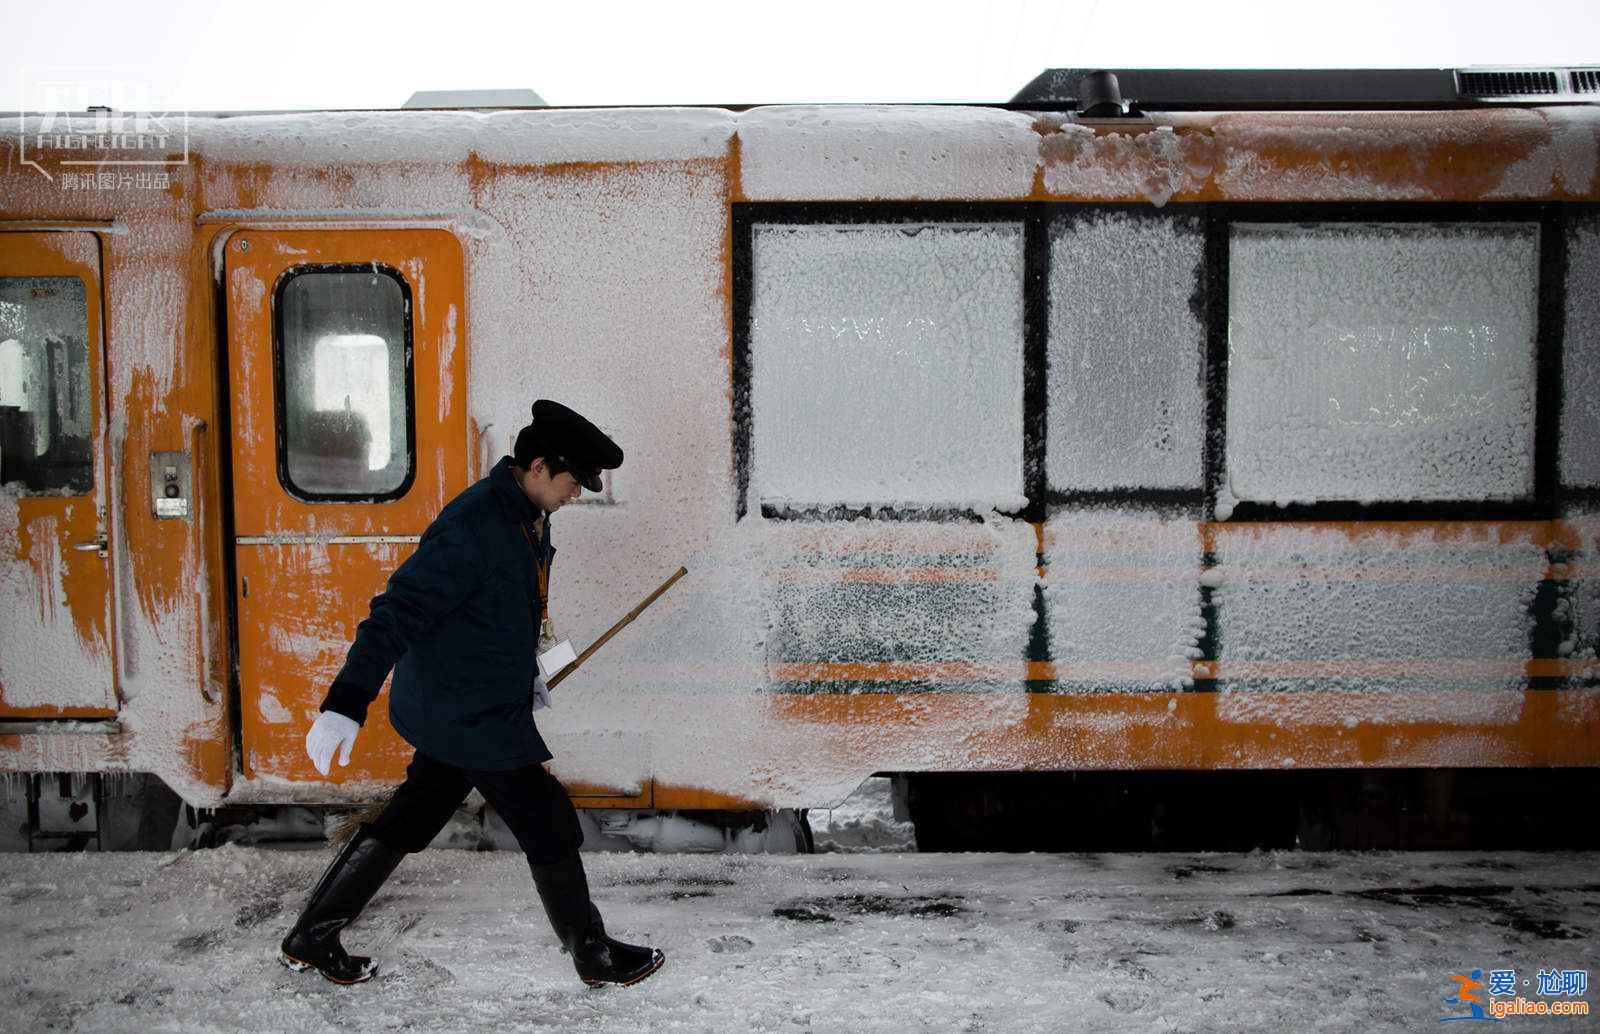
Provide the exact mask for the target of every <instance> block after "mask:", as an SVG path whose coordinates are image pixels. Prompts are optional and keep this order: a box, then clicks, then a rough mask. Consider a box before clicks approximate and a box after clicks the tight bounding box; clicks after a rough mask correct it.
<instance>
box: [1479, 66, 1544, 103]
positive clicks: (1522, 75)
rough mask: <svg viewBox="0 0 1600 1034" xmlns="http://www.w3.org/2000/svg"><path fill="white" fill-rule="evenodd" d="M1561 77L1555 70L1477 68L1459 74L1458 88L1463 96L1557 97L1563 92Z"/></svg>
mask: <svg viewBox="0 0 1600 1034" xmlns="http://www.w3.org/2000/svg"><path fill="white" fill-rule="evenodd" d="M1561 78H1562V76H1560V75H1558V74H1557V73H1556V72H1555V71H1554V70H1551V69H1533V68H1525V69H1512V68H1508V69H1506V70H1504V71H1497V70H1494V69H1487V68H1484V69H1475V70H1473V71H1470V72H1467V71H1462V72H1457V73H1456V88H1457V89H1458V90H1460V91H1461V95H1462V96H1463V97H1478V98H1482V99H1484V100H1487V99H1489V98H1494V99H1497V100H1498V99H1501V98H1504V97H1553V96H1555V95H1556V94H1558V93H1560V92H1561Z"/></svg>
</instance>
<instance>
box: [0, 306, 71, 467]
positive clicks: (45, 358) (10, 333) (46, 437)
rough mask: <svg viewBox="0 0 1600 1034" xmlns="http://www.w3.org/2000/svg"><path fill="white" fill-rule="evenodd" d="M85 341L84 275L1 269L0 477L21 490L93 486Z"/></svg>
mask: <svg viewBox="0 0 1600 1034" xmlns="http://www.w3.org/2000/svg"><path fill="white" fill-rule="evenodd" d="M88 341H89V310H88V306H87V300H86V298H85V296H84V286H83V281H82V280H79V279H78V278H77V277H63V276H7V277H0V485H7V486H10V490H11V491H18V490H20V491H21V492H22V493H23V494H32V493H51V494H55V493H60V492H63V491H64V492H67V493H69V494H72V495H87V494H88V493H89V491H90V490H91V489H92V488H93V487H94V452H93V448H92V447H91V441H90V440H91V436H92V435H93V433H94V420H93V418H92V407H93V405H94V401H93V400H94V392H93V386H92V385H91V384H90V383H89V346H88Z"/></svg>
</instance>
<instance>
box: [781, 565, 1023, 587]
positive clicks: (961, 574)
mask: <svg viewBox="0 0 1600 1034" xmlns="http://www.w3.org/2000/svg"><path fill="white" fill-rule="evenodd" d="M774 580H775V581H778V582H781V583H784V584H791V585H807V584H817V583H828V582H871V583H874V584H884V585H896V584H901V583H937V584H961V583H963V582H998V581H999V580H1000V572H999V571H996V570H995V569H994V568H991V567H834V568H827V567H796V568H787V569H785V570H783V571H782V572H780V573H779V574H777V575H776V576H775V578H774Z"/></svg>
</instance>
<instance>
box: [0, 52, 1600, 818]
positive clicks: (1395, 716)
mask: <svg viewBox="0 0 1600 1034" xmlns="http://www.w3.org/2000/svg"><path fill="white" fill-rule="evenodd" d="M1597 102H1600V69H1594V68H1551V69H1526V68H1517V69H1432V70H1391V71H1385V70H1366V71H1344V72H1337V71H1307V70H1285V71H1278V72H1266V71H1256V72H1249V71H1226V70H1219V71H1209V72H1203V71H1162V70H1139V69H1127V70H1088V69H1052V70H1048V71H1047V72H1045V73H1044V74H1042V75H1040V76H1039V77H1038V78H1037V79H1035V80H1034V81H1033V82H1031V83H1029V84H1028V86H1027V87H1025V88H1024V89H1023V90H1022V92H1020V93H1019V94H1018V95H1017V96H1016V97H1015V98H1013V99H1012V100H1010V101H1006V102H1000V103H993V104H881V105H870V104H861V105H767V106H742V105H729V106H685V107H640V108H548V107H540V106H525V107H489V106H479V105H477V104H475V103H474V100H473V98H472V97H471V96H470V95H469V96H462V97H457V98H453V99H451V98H447V99H446V100H445V101H443V102H439V101H437V99H435V103H434V104H433V105H432V106H429V107H421V108H401V109H394V110H381V111H378V110H373V111H307V112H283V113H248V112H213V113H204V114H201V113H185V114H182V115H181V116H180V115H174V114H172V113H160V114H159V115H151V114H150V113H144V114H142V115H140V116H139V117H137V118H136V117H135V114H136V113H129V112H119V111H112V110H110V109H105V108H99V109H90V110H88V111H79V112H57V113H41V112H17V113H12V114H11V115H9V116H6V117H4V118H0V139H3V140H4V144H3V145H0V146H4V148H5V149H4V151H3V152H0V153H3V154H4V160H3V164H0V770H3V771H5V772H8V773H13V777H12V779H11V781H10V782H9V783H8V784H7V785H8V787H9V789H8V790H7V801H8V802H9V803H8V805H7V807H8V808H9V809H10V810H9V811H7V813H6V814H7V815H8V816H9V817H10V818H9V819H8V821H11V822H12V825H14V826H16V827H17V828H19V829H23V831H24V832H25V833H26V836H27V842H28V843H29V844H45V843H47V842H48V841H49V840H50V838H51V837H52V836H54V837H57V838H60V837H66V836H70V835H72V832H73V831H74V830H78V831H79V832H80V833H81V832H82V831H83V830H85V829H90V830H92V836H93V838H97V839H96V840H95V842H97V843H101V844H110V843H111V842H112V841H113V840H114V839H116V836H114V835H113V833H112V832H111V831H112V830H113V829H121V830H122V831H123V832H122V834H119V835H118V836H120V837H121V839H122V840H127V839H128V838H130V837H132V836H133V833H131V832H129V831H130V830H134V829H135V828H136V827H138V826H139V825H140V822H141V821H143V822H144V823H145V824H146V826H148V822H149V815H148V814H143V813H140V812H139V811H138V809H137V808H136V809H135V811H134V813H133V817H132V818H130V817H129V815H130V812H129V810H128V809H129V805H128V796H127V795H128V794H129V793H132V792H133V791H131V790H128V789H127V787H130V786H133V787H143V786H147V785H150V786H155V785H159V787H160V788H163V790H164V792H165V793H167V794H168V795H169V797H168V798H166V799H168V800H171V799H172V797H171V796H170V795H175V796H176V798H178V799H181V801H182V802H183V804H184V806H186V807H187V808H188V814H189V818H190V822H191V823H193V821H194V816H195V815H196V814H200V815H202V816H204V815H208V814H209V815H215V814H218V813H220V812H221V811H222V810H224V809H232V810H233V812H234V813H238V812H240V811H249V810H251V809H256V810H259V811H262V812H265V811H267V810H270V809H273V808H299V809H310V810H311V812H313V813H315V812H318V811H337V810H339V809H348V808H350V807H353V806H357V805H360V804H362V803H365V802H370V801H372V800H374V799H377V798H379V797H381V796H382V795H383V794H384V793H385V792H386V791H387V789H388V788H389V787H391V786H393V785H394V784H395V783H397V782H398V781H399V780H400V779H401V777H402V774H403V769H404V766H405V764H406V762H407V760H408V759H409V756H410V750H409V748H408V746H407V745H406V744H405V743H404V742H403V741H402V740H401V739H400V738H399V737H398V736H397V735H396V734H395V733H394V732H393V730H392V729H391V728H390V726H389V724H388V720H387V716H386V713H385V708H384V707H383V706H376V707H374V708H373V709H372V714H371V717H370V719H369V720H368V722H367V723H366V726H365V728H364V729H363V731H362V734H361V737H360V739H359V740H358V743H357V747H356V750H355V753H354V757H353V758H352V760H351V762H350V764H349V765H348V766H347V767H340V766H335V767H334V769H333V771H332V772H331V773H330V774H329V775H327V776H322V775H319V774H318V773H317V771H316V770H315V769H314V768H313V767H312V765H311V764H310V762H309V760H308V758H307V757H306V754H305V751H304V749H303V738H304V735H305V732H306V729H307V727H308V726H309V724H310V722H311V721H312V719H313V718H314V716H315V714H316V712H317V708H318V705H319V704H320V702H321V700H322V698H323V695H324V693H325V691H326V689H327V687H328V685H329V683H330V681H331V679H332V677H333V675H334V674H335V673H336V672H337V671H338V669H339V668H340V666H341V664H342V662H343V659H344V655H345V651H346V650H347V648H348V646H349V644H350V641H351V638H352V635H353V633H354V629H355V626H356V624H357V623H358V622H359V621H360V620H361V618H362V617H363V616H364V615H365V613H366V608H367V603H368V601H369V600H370V599H371V597H372V596H374V595H375V594H376V593H377V592H379V591H381V589H382V587H383V584H384V581H385V579H386V577H387V576H388V574H389V573H390V572H391V571H392V570H393V569H394V568H395V567H396V566H397V565H398V564H399V563H400V562H401V561H402V560H403V559H404V558H405V557H406V556H407V555H408V553H409V551H410V550H411V549H412V548H413V547H414V546H415V543H416V542H417V539H418V536H419V535H420V534H421V532H422V531H423V529H424V528H425V527H426V526H427V525H428V523H429V521H430V520H431V519H432V517H433V516H434V515H435V514H436V513H437V512H438V511H439V510H440V509H441V508H442V507H443V506H444V504H445V503H446V502H447V501H448V500H449V499H450V498H451V497H453V496H454V495H455V494H456V493H458V492H460V491H461V490H463V489H464V488H466V487H467V486H468V485H469V484H471V483H472V482H473V481H474V480H475V479H477V478H479V477H481V476H483V475H485V474H486V473H487V471H488V469H489V468H490V467H491V466H492V465H493V464H494V463H495V461H496V460H497V458H498V457H499V456H501V455H503V454H505V453H508V452H509V451H510V448H511V441H512V439H513V437H514V435H515V434H516V431H517V430H518V428H519V427H520V426H521V425H522V424H523V423H525V422H526V421H527V417H528V407H529V405H530V403H531V402H532V401H533V400H534V399H535V398H541V397H547V398H552V399H557V400H560V401H562V402H565V403H567V404H569V405H572V406H573V407H574V408H576V409H578V410H579V411H581V412H582V413H584V414H585V415H586V416H588V417H589V418H590V419H591V420H593V421H594V422H595V423H596V424H597V425H598V426H599V427H601V428H602V429H603V430H604V431H606V432H607V434H609V435H610V436H611V437H612V438H613V439H614V440H615V441H617V442H618V443H619V444H620V445H621V446H622V448H623V449H624V451H625V454H626V461H625V463H624V465H623V466H622V467H620V468H619V469H617V470H615V471H611V472H608V473H607V477H606V480H605V484H604V489H603V491H602V492H599V493H593V494H586V495H585V497H584V498H583V499H582V500H580V501H579V502H578V503H575V504H573V505H572V506H570V507H568V508H566V510H565V511H564V512H563V513H561V514H560V515H559V517H558V518H557V519H556V520H555V521H554V522H553V533H554V540H555V542H556V544H557V547H558V550H559V553H560V556H559V558H558V561H557V563H556V564H555V567H554V571H553V576H552V581H551V599H550V611H551V614H552V618H553V622H554V624H555V625H556V627H557V631H558V632H559V633H560V634H562V635H565V636H568V637H570V638H571V639H572V641H573V642H574V644H576V645H578V646H580V647H581V646H582V645H584V644H585V643H587V642H590V641H592V640H593V639H594V638H595V637H597V636H598V635H599V634H600V633H601V632H603V631H604V630H605V629H606V628H608V627H609V626H610V625H611V624H612V622H613V621H615V620H616V618H617V617H619V616H621V615H622V614H624V613H626V612H627V611H628V610H629V608H630V607H632V606H633V605H634V604H636V603H637V601H638V600H639V599H640V598H641V597H643V596H644V595H645V594H646V593H647V592H648V591H649V590H650V589H651V588H653V587H654V586H656V585H657V584H659V583H660V582H661V581H662V579H663V578H665V577H666V576H667V575H669V574H670V573H671V572H673V571H674V570H676V569H677V568H678V567H679V566H684V567H686V568H687V569H688V572H689V573H688V575H687V576H686V577H685V578H683V579H682V580H681V581H680V582H679V583H678V584H677V585H676V586H674V587H673V589H672V590H671V591H670V592H668V593H667V594H665V595H664V596H663V597H662V598H661V599H660V600H659V601H658V602H657V603H656V604H654V605H653V606H652V607H651V608H650V609H648V610H647V611H646V612H645V613H644V614H643V615H642V616H641V617H640V618H639V619H638V620H637V621H636V622H634V623H633V624H632V625H631V626H629V627H628V628H627V629H626V630H625V631H624V632H623V633H622V634H620V635H618V636H617V637H616V638H615V639H613V640H612V641H611V642H609V643H608V644H607V645H606V646H605V648H604V649H602V650H600V651H599V652H597V653H596V654H595V655H594V656H593V657H592V658H591V659H590V660H589V661H588V662H587V663H586V664H585V665H584V666H583V667H582V668H581V669H580V670H579V671H577V672H576V673H575V674H574V675H573V676H572V677H571V678H569V679H567V680H566V681H565V683H564V684H563V685H562V686H561V687H560V688H559V689H558V690H557V692H556V698H555V706H554V707H553V708H552V709H551V710H549V711H545V712H542V713H541V714H540V716H539V719H538V721H539V726H540V729H541V731H542V733H543V735H544V737H545V739H546V740H547V741H548V742H549V743H550V745H551V748H552V750H553V752H554V753H555V755H556V759H555V761H554V762H553V768H552V770H553V771H554V772H555V773H556V774H557V775H558V776H559V777H560V778H561V779H562V781H563V783H564V784H565V785H566V786H567V787H568V789H569V792H570V793H571V794H572V796H573V799H574V801H575V802H576V803H577V804H579V805H580V807H581V808H584V809H598V810H606V811H609V812H615V813H635V814H663V813H684V814H690V813H692V814H697V815H701V816H715V815H717V814H726V815H735V814H738V815H750V814H765V815H771V814H774V813H779V812H783V811H785V810H791V811H792V810H795V809H805V808H815V807H820V806H827V805H829V804H833V803H837V802H838V801H840V800H842V799H844V798H845V797H847V796H848V795H849V794H850V793H851V791H852V790H854V789H855V788H856V787H857V786H858V785H860V784H861V783H862V781H863V780H864V779H866V778H868V777H870V776H874V775H877V776H889V777H892V778H893V779H894V781H895V783H894V785H895V795H896V799H897V806H899V807H901V808H903V809H905V811H904V814H909V815H910V817H911V818H913V819H914V820H915V821H916V822H917V828H918V835H919V838H924V839H925V840H926V841H927V842H928V843H930V844H932V843H935V842H939V841H941V838H942V837H943V838H946V839H949V838H951V837H954V835H955V832H956V828H957V826H958V825H959V823H958V822H957V821H956V818H957V817H958V816H957V812H959V811H960V809H959V808H956V807H955V806H953V805H951V803H950V802H951V801H953V800H955V799H956V798H957V797H959V796H960V794H959V793H955V792H953V791H952V792H950V793H941V790H940V788H941V787H951V786H954V785H956V784H955V783H952V782H951V780H956V779H960V778H968V779H980V778H983V777H991V776H992V777H994V779H993V780H991V781H990V782H989V783H987V784H984V785H986V786H990V787H993V786H996V785H1000V783H1001V782H1003V779H1004V777H1009V776H1015V777H1018V778H1022V777H1030V778H1032V777H1037V778H1043V777H1046V776H1050V777H1070V778H1071V779H1077V780H1080V781H1083V783H1082V785H1090V783H1091V782H1092V781H1093V780H1094V779H1121V780H1122V782H1121V783H1115V784H1113V783H1108V784H1094V785H1097V786H1100V785H1105V786H1111V785H1121V786H1124V787H1126V786H1131V785H1135V784H1136V783H1137V782H1138V780H1140V779H1143V778H1149V777H1153V776H1154V775H1155V774H1158V773H1165V774H1167V775H1168V776H1171V777H1173V778H1176V779H1179V780H1180V781H1187V785H1190V786H1200V785H1206V786H1212V785H1220V784H1214V783H1208V782H1206V780H1215V779H1219V778H1223V777H1227V776H1230V775H1241V774H1252V775H1253V776H1254V777H1255V778H1256V782H1254V783H1252V784H1249V785H1251V786H1255V787H1265V786H1276V785H1283V783H1282V781H1283V780H1287V779H1292V778H1297V777H1303V776H1305V775H1306V774H1308V773H1317V772H1321V773H1341V774H1344V775H1346V776H1350V777H1362V776H1371V775H1372V774H1375V773H1384V772H1421V771H1433V772H1444V771H1452V770H1475V771H1485V772H1491V773H1499V774H1500V775H1502V776H1506V777H1508V778H1510V777H1515V776H1516V775H1517V773H1522V774H1523V775H1526V774H1527V773H1532V772H1554V771H1559V770H1568V771H1572V772H1589V773H1591V774H1592V773H1593V771H1594V770H1595V769H1596V768H1597V767H1600V660H1597V652H1596V651H1597V648H1600V573H1597V567H1596V560H1595V557H1596V555H1597V551H1600V403H1597V402H1596V400H1597V399H1600V107H1597ZM384 699H386V698H383V697H380V705H381V702H382V701H383V700H384ZM962 785H966V786H969V787H970V786H972V785H975V784H972V783H970V782H968V783H966V784H962ZM1036 785H1043V784H1036ZM1049 785H1051V786H1060V785H1061V784H1060V783H1059V782H1057V783H1051V784H1049ZM1230 785H1232V784H1230ZM119 788H121V789H119ZM985 793H986V794H989V797H988V799H990V800H991V804H992V796H993V795H992V794H990V793H989V791H985ZM119 794H120V795H121V796H119ZM1044 795H1045V796H1046V797H1050V798H1052V799H1055V798H1056V797H1059V791H1058V790H1049V791H1046V792H1045V793H1044ZM969 796H970V795H969ZM1107 799H1111V798H1107ZM1065 807H1067V808H1068V811H1070V810H1071V807H1075V806H1065ZM119 808H120V811H119ZM971 810H972V809H971V808H968V809H967V811H968V812H971ZM991 810H993V809H992V808H991ZM141 814H143V818H142V819H141V818H140V817H139V816H140V815H141ZM1100 814H1102V816H1103V815H1104V814H1106V812H1105V811H1104V809H1102V812H1101V813H1100ZM115 815H120V816H121V817H120V818H117V817H115ZM941 831H942V832H941ZM150 835H151V834H150V833H149V830H148V828H146V830H145V833H144V837H145V839H146V840H149V838H150ZM78 839H79V841H80V842H82V841H83V840H84V839H85V836H83V835H80V836H79V837H78ZM160 839H161V837H160V835H157V836H156V840H157V841H158V842H159V841H160ZM952 842H953V841H952ZM36 849H37V848H36Z"/></svg>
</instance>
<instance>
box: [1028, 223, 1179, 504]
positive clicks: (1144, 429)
mask: <svg viewBox="0 0 1600 1034" xmlns="http://www.w3.org/2000/svg"><path fill="white" fill-rule="evenodd" d="M1204 259H1205V224H1204V222H1203V221H1202V220H1201V219H1199V218H1197V217H1194V216H1189V215H1178V214H1169V213H1155V214H1147V213H1142V212H1138V213H1136V212H1129V211H1119V210H1104V209H1099V210H1096V209H1090V210H1087V211H1084V212H1081V213H1079V212H1070V211H1069V212H1068V213H1065V214H1063V215H1061V216H1058V217H1057V219H1056V220H1055V222H1054V224H1053V225H1052V227H1051V230H1050V333H1049V346H1048V348H1049V351H1048V355H1049V374H1048V376H1049V392H1048V399H1049V403H1048V404H1049V414H1048V418H1047V420H1046V428H1047V432H1046V442H1045V456H1046V461H1045V471H1046V476H1047V478H1048V481H1049V485H1050V487H1051V488H1052V489H1058V490H1065V491H1103V490H1111V489H1127V488H1158V489H1185V488H1188V489H1199V488H1201V487H1203V485H1204V481H1203V476H1204V475H1203V472H1202V467H1201V452H1202V447H1203V444H1204V442H1205V432H1204V421H1205V396H1204V392H1203V390H1202V378H1201V362H1202V358H1203V356H1204V354H1205V341H1206V338H1205V334H1206V328H1205V321H1204V319H1203V318H1202V315H1201V312H1200V308H1199V304H1198V299H1199V298H1201V297H1203V294H1202V292H1201V291H1200V280H1201V277H1202V275H1203V262H1204Z"/></svg>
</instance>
